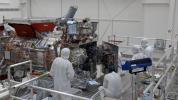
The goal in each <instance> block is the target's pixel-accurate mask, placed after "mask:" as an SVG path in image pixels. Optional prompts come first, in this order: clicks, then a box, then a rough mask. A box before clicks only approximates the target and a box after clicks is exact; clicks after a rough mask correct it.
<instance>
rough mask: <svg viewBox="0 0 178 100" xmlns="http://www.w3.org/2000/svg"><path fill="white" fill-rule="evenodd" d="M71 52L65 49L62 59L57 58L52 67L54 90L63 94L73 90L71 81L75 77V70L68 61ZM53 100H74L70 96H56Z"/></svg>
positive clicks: (62, 52)
mask: <svg viewBox="0 0 178 100" xmlns="http://www.w3.org/2000/svg"><path fill="white" fill-rule="evenodd" d="M69 55H70V50H69V49H68V48H63V49H62V50H61V57H57V58H56V59H55V60H54V61H53V63H52V66H51V70H50V75H51V76H52V77H53V78H54V89H55V90H57V91H61V92H69V91H70V90H71V82H70V81H71V80H72V79H73V77H74V69H73V66H72V63H71V62H70V61H69V60H68V59H69ZM53 100H72V98H71V97H69V96H64V95H59V94H54V95H53Z"/></svg>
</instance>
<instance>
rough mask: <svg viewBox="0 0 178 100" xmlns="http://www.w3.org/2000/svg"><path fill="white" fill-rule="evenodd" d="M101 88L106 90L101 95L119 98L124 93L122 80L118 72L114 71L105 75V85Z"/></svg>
mask: <svg viewBox="0 0 178 100" xmlns="http://www.w3.org/2000/svg"><path fill="white" fill-rule="evenodd" d="M99 90H104V91H103V93H102V94H101V95H104V96H105V97H109V98H117V99H119V98H120V97H121V95H122V82H121V77H120V75H119V74H118V73H115V72H112V73H109V74H107V75H105V76H104V81H103V86H101V87H100V88H99Z"/></svg>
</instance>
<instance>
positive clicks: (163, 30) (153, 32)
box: [144, 4, 169, 39]
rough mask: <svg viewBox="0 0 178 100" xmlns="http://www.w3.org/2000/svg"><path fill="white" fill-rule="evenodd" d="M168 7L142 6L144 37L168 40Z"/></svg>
mask: <svg viewBox="0 0 178 100" xmlns="http://www.w3.org/2000/svg"><path fill="white" fill-rule="evenodd" d="M168 10H169V6H168V5H164V4H163V5H144V36H145V37H150V38H163V39H164V38H168V36H169V35H168V33H167V31H168Z"/></svg>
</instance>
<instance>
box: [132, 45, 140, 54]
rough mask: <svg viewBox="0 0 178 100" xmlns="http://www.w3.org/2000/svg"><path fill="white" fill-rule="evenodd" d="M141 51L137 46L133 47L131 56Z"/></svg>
mask: <svg viewBox="0 0 178 100" xmlns="http://www.w3.org/2000/svg"><path fill="white" fill-rule="evenodd" d="M140 51H141V47H140V46H139V45H134V46H133V47H132V52H133V54H137V53H139V52H140Z"/></svg>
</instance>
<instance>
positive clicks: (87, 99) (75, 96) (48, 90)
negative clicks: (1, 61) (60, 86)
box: [11, 72, 92, 100]
mask: <svg viewBox="0 0 178 100" xmlns="http://www.w3.org/2000/svg"><path fill="white" fill-rule="evenodd" d="M48 74H49V72H47V73H45V74H43V75H41V76H39V77H37V78H33V79H31V80H28V82H27V81H26V82H23V83H20V82H16V81H13V80H11V82H14V83H17V86H14V88H17V87H19V86H22V85H25V86H28V87H32V88H35V89H39V90H44V91H47V92H52V93H57V94H62V95H66V96H70V97H73V98H78V99H82V100H92V99H90V98H85V97H81V96H77V95H73V94H69V93H65V92H60V91H56V90H51V89H47V88H43V87H38V86H34V85H30V84H28V83H29V82H32V81H35V80H37V79H39V78H41V77H43V76H46V75H48ZM13 97H15V96H13ZM16 99H18V98H16Z"/></svg>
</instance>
